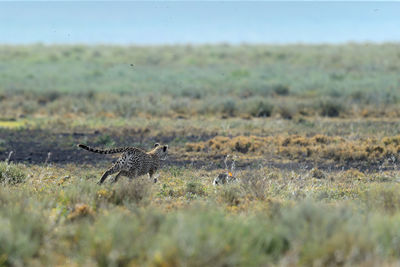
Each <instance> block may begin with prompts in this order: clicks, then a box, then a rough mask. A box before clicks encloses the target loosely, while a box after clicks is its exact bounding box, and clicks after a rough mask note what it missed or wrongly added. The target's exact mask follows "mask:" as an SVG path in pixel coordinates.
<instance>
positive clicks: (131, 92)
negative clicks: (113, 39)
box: [0, 44, 400, 266]
mask: <svg viewBox="0 0 400 267" xmlns="http://www.w3.org/2000/svg"><path fill="white" fill-rule="evenodd" d="M399 72H400V45H399V44H382V45H375V44H346V45H337V46H329V45H313V46H311V45H291V46H266V45H265V46H261V45H260V46H250V45H241V46H229V45H214V46H189V45H188V46H165V47H157V46H155V47H135V46H132V47H117V46H43V45H30V46H0V160H2V161H1V162H0V182H1V188H0V214H1V216H0V265H5V266H24V265H31V266H35V265H59V266H71V265H72V266H74V265H75V266H270V265H279V266H281V265H282V266H296V265H304V266H310V265H312V266H326V265H332V266H336V265H365V266H370V265H396V264H398V263H399V261H398V259H399V256H400V255H399V251H400V241H399V240H400V231H399V229H400V228H399V225H400V191H399V190H400V185H399V181H400V169H399V166H398V164H399V163H398V162H399V160H400V155H399V153H400V135H399V133H400V124H399V118H400V109H399V102H400V77H399V75H398V73H399ZM155 142H161V143H167V144H169V146H170V157H169V159H168V160H167V161H166V162H165V163H164V164H163V168H162V170H161V172H160V177H159V182H158V183H157V184H152V183H150V182H149V181H147V178H146V177H145V178H143V179H142V178H141V179H137V180H135V181H132V182H129V181H128V180H127V179H121V180H120V182H118V183H117V184H111V183H106V184H105V185H103V186H98V185H97V184H96V181H97V179H99V176H100V175H101V173H102V171H103V170H105V168H107V166H109V164H110V162H111V161H112V158H111V157H106V156H102V155H93V154H89V152H85V151H80V150H78V149H77V148H76V146H75V145H76V144H77V143H86V144H89V145H93V146H97V147H115V146H122V145H134V146H138V147H142V148H145V149H149V148H150V147H151V146H152V145H153V144H154V143H155ZM10 151H13V153H12V154H10ZM227 155H230V157H231V158H233V157H234V158H235V165H236V168H235V170H234V175H235V176H237V177H238V179H239V182H237V183H233V184H229V185H225V186H218V187H214V186H213V185H212V181H213V179H214V178H215V177H216V176H218V174H219V173H221V172H225V171H226V170H225V165H224V159H225V157H226V156H227ZM229 165H230V161H229Z"/></svg>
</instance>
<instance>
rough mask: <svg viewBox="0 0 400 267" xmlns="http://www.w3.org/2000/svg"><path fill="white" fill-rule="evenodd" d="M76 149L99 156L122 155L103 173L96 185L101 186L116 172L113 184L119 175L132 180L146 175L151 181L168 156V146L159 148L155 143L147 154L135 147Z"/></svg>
mask: <svg viewBox="0 0 400 267" xmlns="http://www.w3.org/2000/svg"><path fill="white" fill-rule="evenodd" d="M78 147H80V148H83V149H86V150H88V151H91V152H94V153H100V154H114V153H122V155H121V156H120V157H119V158H118V160H117V162H115V163H114V165H113V166H112V167H111V168H110V169H108V170H107V171H105V172H104V174H103V176H101V179H100V181H99V182H98V184H102V183H103V182H104V180H105V179H106V178H107V177H108V176H109V175H111V174H114V173H117V172H118V174H117V176H115V179H114V182H116V181H117V180H118V178H119V177H120V176H121V175H123V176H127V177H129V178H131V179H132V178H134V177H137V176H141V175H145V174H147V173H148V174H149V176H150V179H151V178H153V175H154V174H155V173H156V171H157V170H158V168H159V167H160V160H165V159H166V158H167V155H168V145H165V146H161V145H160V144H159V143H156V144H155V145H154V148H153V149H152V150H151V151H149V152H146V151H144V150H142V149H140V148H136V147H121V148H113V149H108V150H101V149H96V148H91V147H88V146H86V145H81V144H79V145H78ZM154 182H155V183H156V182H157V178H154Z"/></svg>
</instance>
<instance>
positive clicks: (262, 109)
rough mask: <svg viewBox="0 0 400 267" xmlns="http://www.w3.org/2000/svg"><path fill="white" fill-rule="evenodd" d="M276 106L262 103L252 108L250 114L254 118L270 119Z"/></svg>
mask: <svg viewBox="0 0 400 267" xmlns="http://www.w3.org/2000/svg"><path fill="white" fill-rule="evenodd" d="M273 109H274V106H273V105H272V104H270V103H269V102H267V101H260V102H258V104H256V105H254V106H252V107H250V114H251V115H252V116H254V117H269V116H271V114H272V110H273Z"/></svg>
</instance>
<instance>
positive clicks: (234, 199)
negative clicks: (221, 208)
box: [219, 184, 243, 206]
mask: <svg viewBox="0 0 400 267" xmlns="http://www.w3.org/2000/svg"><path fill="white" fill-rule="evenodd" d="M219 195H220V198H221V199H222V201H223V202H225V203H227V204H228V205H230V206H237V205H239V204H240V200H241V198H243V193H242V190H241V188H240V187H239V185H237V184H226V185H224V186H221V187H220V189H219Z"/></svg>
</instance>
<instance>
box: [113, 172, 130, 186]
mask: <svg viewBox="0 0 400 267" xmlns="http://www.w3.org/2000/svg"><path fill="white" fill-rule="evenodd" d="M121 176H126V177H129V172H128V171H120V172H119V173H118V174H117V176H115V178H114V180H113V183H116V182H117V181H118V179H119V177H121Z"/></svg>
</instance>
